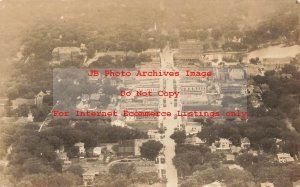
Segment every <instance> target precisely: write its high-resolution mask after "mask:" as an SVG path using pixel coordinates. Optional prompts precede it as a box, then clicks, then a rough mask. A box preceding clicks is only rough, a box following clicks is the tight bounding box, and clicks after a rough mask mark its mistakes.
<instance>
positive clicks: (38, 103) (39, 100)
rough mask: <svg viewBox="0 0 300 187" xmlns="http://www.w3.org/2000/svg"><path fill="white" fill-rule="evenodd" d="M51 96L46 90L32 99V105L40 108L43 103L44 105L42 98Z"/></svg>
mask: <svg viewBox="0 0 300 187" xmlns="http://www.w3.org/2000/svg"><path fill="white" fill-rule="evenodd" d="M50 95H51V91H50V90H47V91H40V92H39V93H38V94H37V95H35V97H34V104H35V105H36V106H37V107H38V108H40V107H41V106H42V105H43V103H44V97H45V96H50Z"/></svg>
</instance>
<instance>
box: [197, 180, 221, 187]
mask: <svg viewBox="0 0 300 187" xmlns="http://www.w3.org/2000/svg"><path fill="white" fill-rule="evenodd" d="M202 187H227V186H226V184H224V183H222V182H219V181H215V182H213V183H210V184H205V185H203V186H202Z"/></svg>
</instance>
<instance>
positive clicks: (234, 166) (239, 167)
mask: <svg viewBox="0 0 300 187" xmlns="http://www.w3.org/2000/svg"><path fill="white" fill-rule="evenodd" d="M228 168H229V169H238V170H241V171H243V170H244V168H243V167H242V166H240V165H236V164H232V165H229V166H228Z"/></svg>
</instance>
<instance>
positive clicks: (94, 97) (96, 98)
mask: <svg viewBox="0 0 300 187" xmlns="http://www.w3.org/2000/svg"><path fill="white" fill-rule="evenodd" d="M100 96H101V95H100V94H98V93H93V94H91V95H90V101H99V99H100Z"/></svg>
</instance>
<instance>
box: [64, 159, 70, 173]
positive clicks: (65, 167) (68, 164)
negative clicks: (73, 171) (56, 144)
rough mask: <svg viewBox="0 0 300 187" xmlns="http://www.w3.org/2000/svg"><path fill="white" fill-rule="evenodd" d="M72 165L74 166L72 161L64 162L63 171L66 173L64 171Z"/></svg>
mask: <svg viewBox="0 0 300 187" xmlns="http://www.w3.org/2000/svg"><path fill="white" fill-rule="evenodd" d="M71 164H72V161H70V160H64V161H63V164H62V170H63V171H64V170H66V169H68V167H70V166H71Z"/></svg>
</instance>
